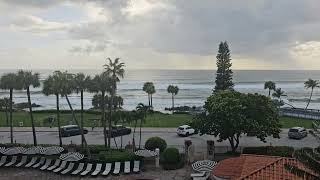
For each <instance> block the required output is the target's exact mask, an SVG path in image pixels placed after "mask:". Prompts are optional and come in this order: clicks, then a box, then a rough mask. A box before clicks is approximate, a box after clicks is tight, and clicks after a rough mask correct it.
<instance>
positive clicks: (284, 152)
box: [242, 146, 294, 157]
mask: <svg viewBox="0 0 320 180" xmlns="http://www.w3.org/2000/svg"><path fill="white" fill-rule="evenodd" d="M293 152H294V148H293V147H289V146H261V147H246V148H244V149H243V151H242V153H243V154H258V155H269V156H281V157H292V155H293Z"/></svg>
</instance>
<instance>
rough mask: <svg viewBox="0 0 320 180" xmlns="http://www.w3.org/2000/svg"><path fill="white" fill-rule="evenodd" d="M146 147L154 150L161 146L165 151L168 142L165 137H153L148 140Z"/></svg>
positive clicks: (161, 150)
mask: <svg viewBox="0 0 320 180" xmlns="http://www.w3.org/2000/svg"><path fill="white" fill-rule="evenodd" d="M144 147H145V148H146V149H148V150H151V151H154V150H155V149H156V148H159V149H160V152H163V151H164V150H165V149H166V148H167V143H166V141H165V140H164V139H162V138H160V137H151V138H149V139H148V140H147V141H146V143H145V145H144Z"/></svg>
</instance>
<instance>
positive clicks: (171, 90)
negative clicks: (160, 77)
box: [167, 85, 179, 113]
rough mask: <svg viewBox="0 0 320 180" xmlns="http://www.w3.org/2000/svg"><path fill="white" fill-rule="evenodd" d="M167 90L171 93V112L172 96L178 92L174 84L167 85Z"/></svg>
mask: <svg viewBox="0 0 320 180" xmlns="http://www.w3.org/2000/svg"><path fill="white" fill-rule="evenodd" d="M167 92H168V93H170V94H171V100H172V109H171V110H172V113H173V112H174V97H175V96H176V95H177V94H178V92H179V87H178V86H174V85H169V86H168V88H167Z"/></svg>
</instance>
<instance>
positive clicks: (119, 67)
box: [104, 58, 125, 148]
mask: <svg viewBox="0 0 320 180" xmlns="http://www.w3.org/2000/svg"><path fill="white" fill-rule="evenodd" d="M107 60H108V61H109V62H108V63H107V64H105V65H104V67H105V72H104V73H106V74H108V75H109V76H110V77H111V91H110V106H109V126H108V127H109V131H108V132H109V136H108V147H109V148H110V147H111V117H112V109H113V104H114V103H113V99H114V97H115V96H116V94H117V82H120V78H123V77H124V72H125V71H124V66H125V65H124V63H122V62H120V59H119V58H116V59H115V60H114V61H112V60H111V59H110V58H107Z"/></svg>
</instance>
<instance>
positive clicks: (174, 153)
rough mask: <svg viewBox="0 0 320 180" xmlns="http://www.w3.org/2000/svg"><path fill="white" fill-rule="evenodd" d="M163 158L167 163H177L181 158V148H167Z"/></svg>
mask: <svg viewBox="0 0 320 180" xmlns="http://www.w3.org/2000/svg"><path fill="white" fill-rule="evenodd" d="M163 160H164V162H165V163H169V164H175V163H177V162H179V161H180V160H181V158H180V154H179V150H178V149H177V148H167V149H166V150H164V152H163Z"/></svg>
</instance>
